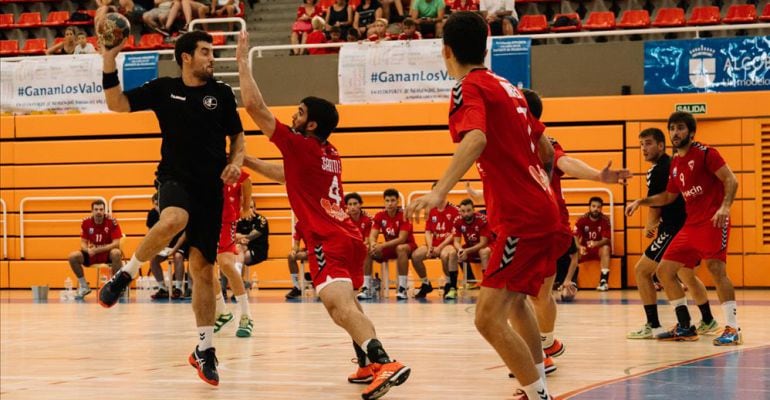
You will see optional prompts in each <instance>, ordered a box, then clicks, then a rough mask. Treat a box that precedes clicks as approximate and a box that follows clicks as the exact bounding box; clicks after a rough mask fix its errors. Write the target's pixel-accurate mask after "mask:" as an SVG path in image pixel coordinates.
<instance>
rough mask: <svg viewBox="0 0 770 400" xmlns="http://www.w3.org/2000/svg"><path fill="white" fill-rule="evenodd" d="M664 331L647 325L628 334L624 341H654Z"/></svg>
mask: <svg viewBox="0 0 770 400" xmlns="http://www.w3.org/2000/svg"><path fill="white" fill-rule="evenodd" d="M665 331H666V330H665V329H664V328H662V327H657V328H653V327H652V325H650V324H649V323H647V324H644V326H643V327H642V328H641V329H639V330H638V331H633V332H628V334H627V335H626V339H655V337H656V336H658V335H660V334H661V333H664V332H665ZM698 333H700V332H698Z"/></svg>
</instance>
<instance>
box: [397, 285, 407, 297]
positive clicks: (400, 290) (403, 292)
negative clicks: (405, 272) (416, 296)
mask: <svg viewBox="0 0 770 400" xmlns="http://www.w3.org/2000/svg"><path fill="white" fill-rule="evenodd" d="M408 297H409V296H407V295H406V288H405V287H401V286H399V287H398V293H396V299H398V300H406V299H407V298H408Z"/></svg>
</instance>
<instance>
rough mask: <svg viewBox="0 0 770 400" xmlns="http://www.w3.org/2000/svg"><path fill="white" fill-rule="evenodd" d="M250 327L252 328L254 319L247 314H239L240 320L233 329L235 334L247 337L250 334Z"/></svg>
mask: <svg viewBox="0 0 770 400" xmlns="http://www.w3.org/2000/svg"><path fill="white" fill-rule="evenodd" d="M252 328H254V321H252V320H251V318H249V316H248V315H243V316H241V322H240V323H238V330H237V331H235V336H238V337H249V336H251V329H252Z"/></svg>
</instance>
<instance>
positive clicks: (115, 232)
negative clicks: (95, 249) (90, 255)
mask: <svg viewBox="0 0 770 400" xmlns="http://www.w3.org/2000/svg"><path fill="white" fill-rule="evenodd" d="M80 237H81V238H82V239H85V240H87V241H88V244H92V245H94V246H104V245H107V244H110V243H112V241H113V240H115V239H120V238H121V237H123V232H121V231H120V225H118V221H117V220H116V219H115V218H112V217H110V215H109V214H106V215H105V216H104V219H103V220H102V223H101V224H97V223H96V221H94V217H92V216H91V217H87V218H83V222H82V223H81V224H80Z"/></svg>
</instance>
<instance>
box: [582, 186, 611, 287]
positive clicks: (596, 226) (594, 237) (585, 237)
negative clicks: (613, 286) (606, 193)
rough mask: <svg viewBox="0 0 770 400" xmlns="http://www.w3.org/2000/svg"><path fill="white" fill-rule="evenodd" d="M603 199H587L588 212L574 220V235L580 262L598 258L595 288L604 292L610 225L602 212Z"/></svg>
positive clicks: (607, 277)
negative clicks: (598, 276) (597, 284)
mask: <svg viewBox="0 0 770 400" xmlns="http://www.w3.org/2000/svg"><path fill="white" fill-rule="evenodd" d="M602 206H604V200H602V198H601V197H591V199H590V200H588V212H587V213H586V214H585V215H583V216H582V217H580V219H578V220H577V222H575V236H576V237H577V238H578V250H579V252H578V254H580V262H581V263H582V262H585V261H591V260H599V262H600V268H601V276H600V278H599V286H597V287H596V290H598V291H600V292H606V291H607V289H608V288H609V286H608V284H607V283H608V281H609V279H610V278H609V277H610V253H611V251H610V245H611V243H612V227H611V225H610V219H609V218H607V216H606V215H604V214H602Z"/></svg>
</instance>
